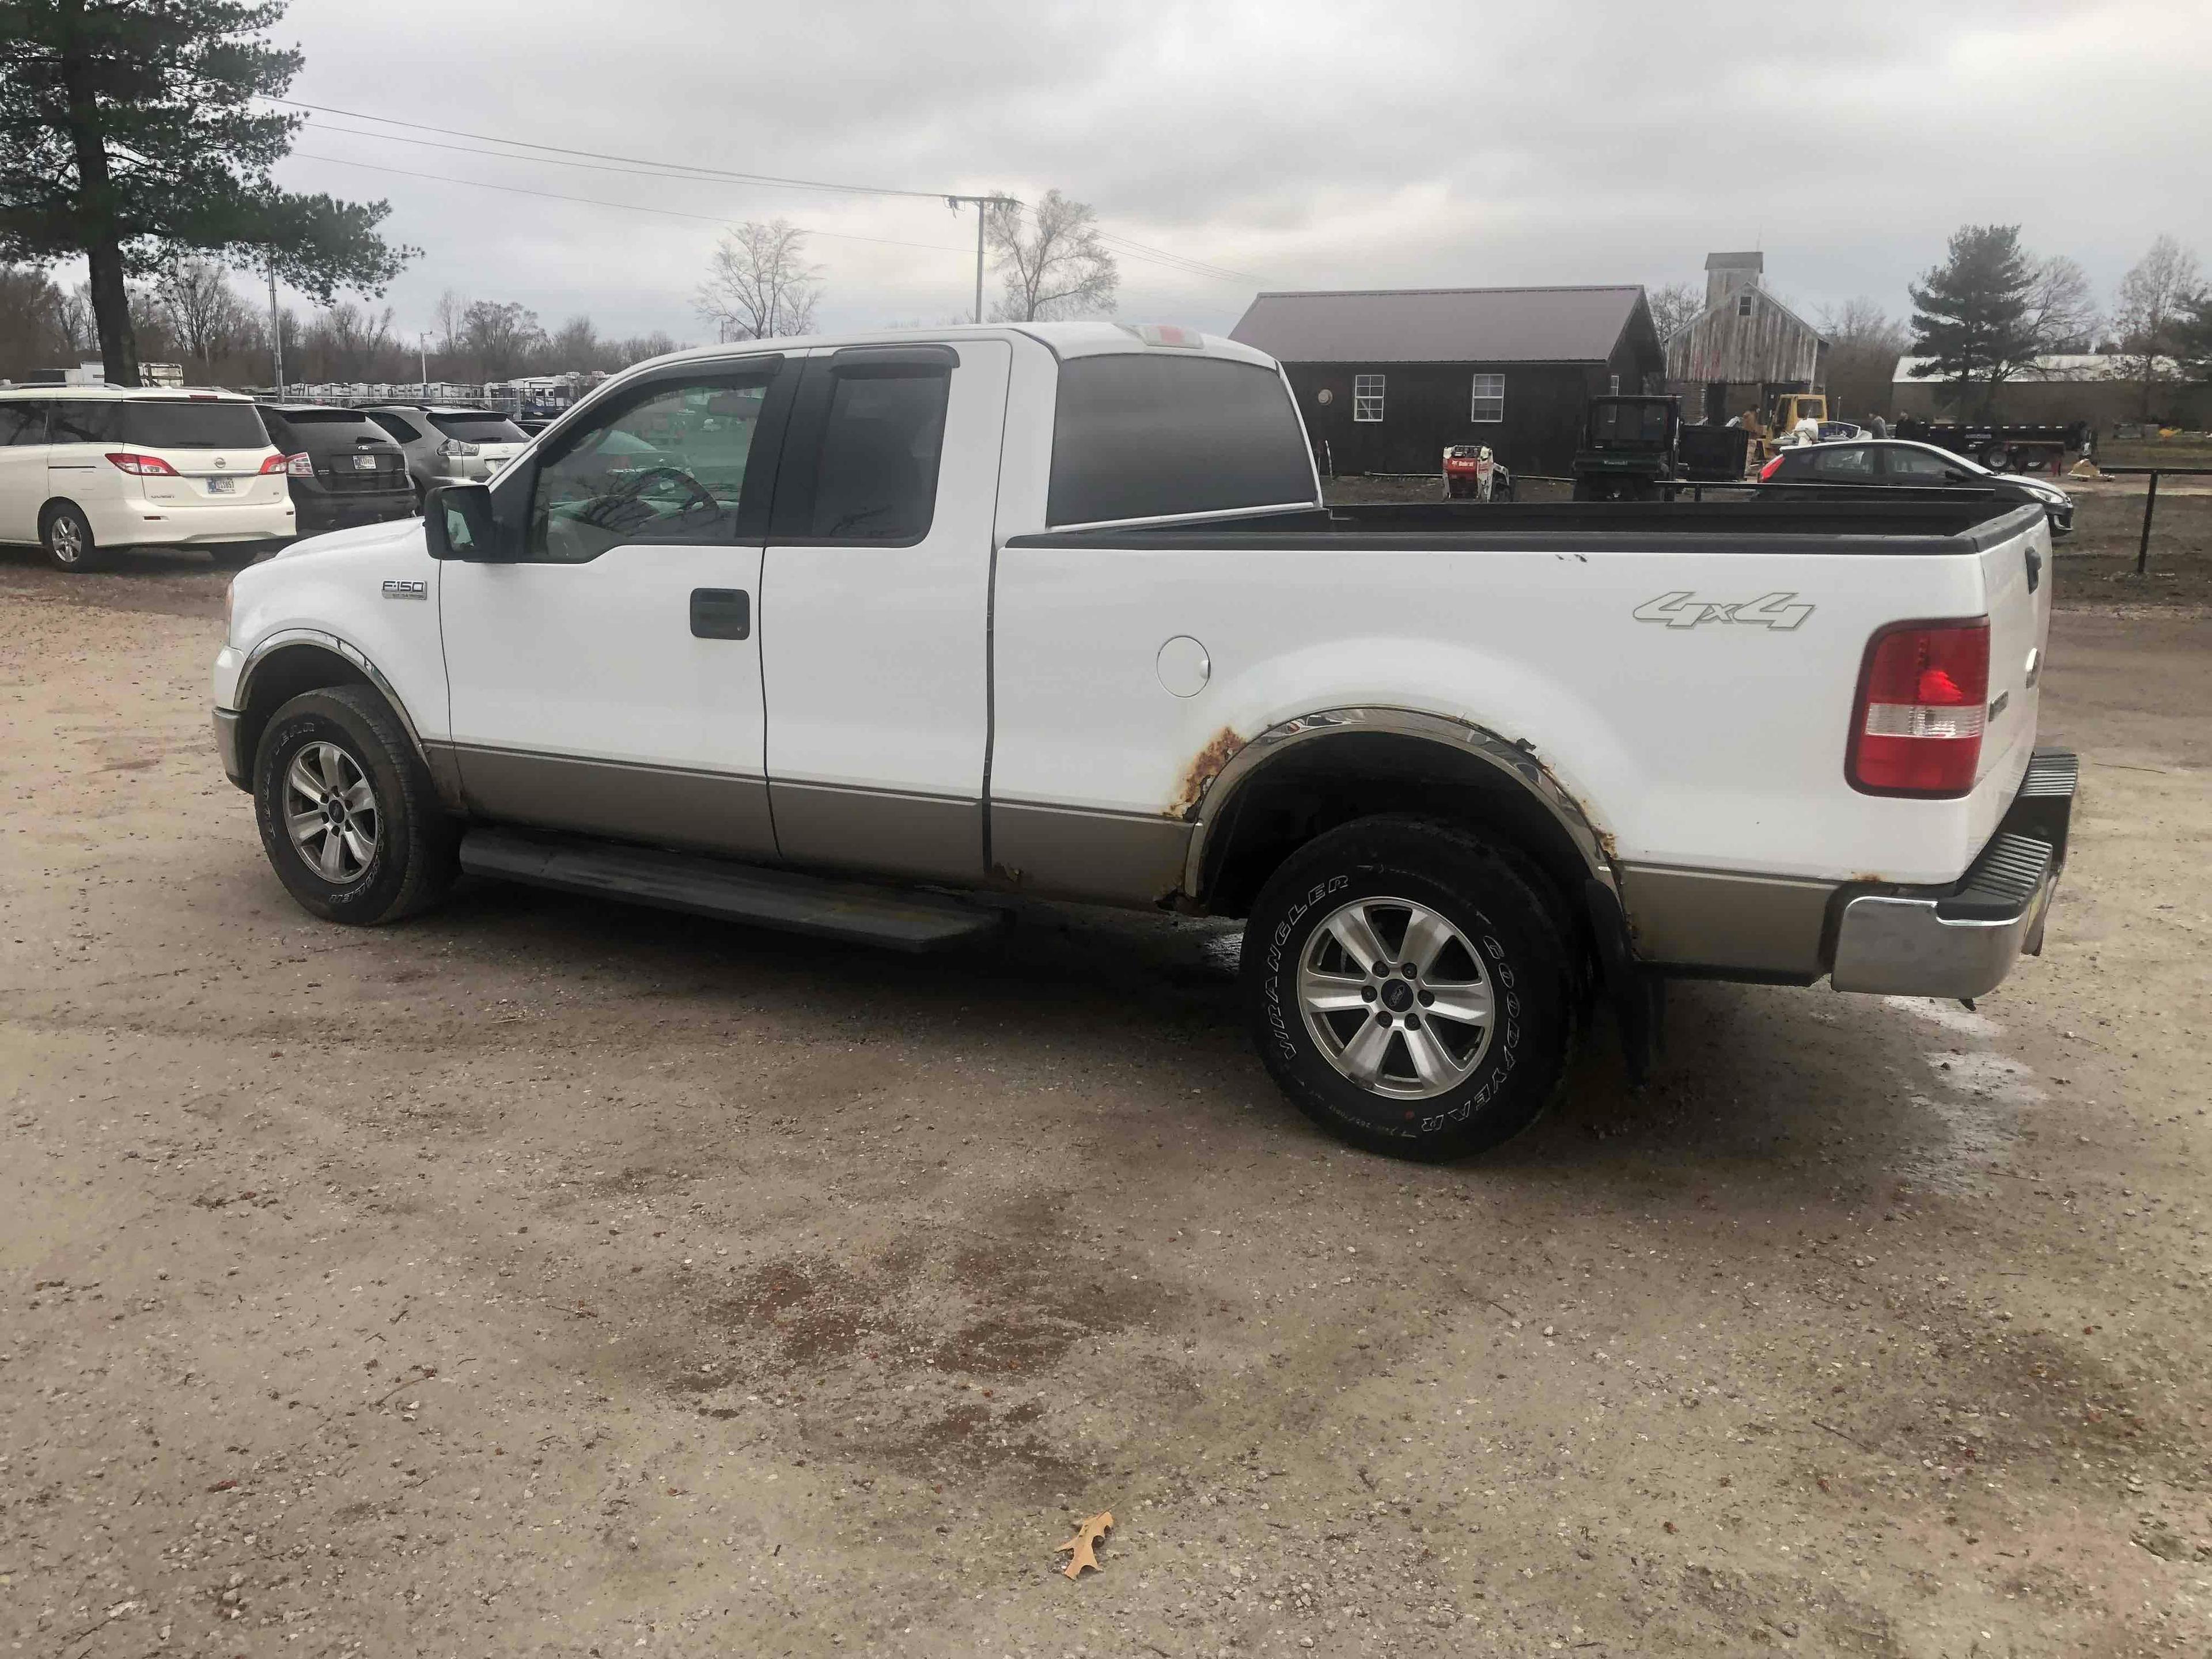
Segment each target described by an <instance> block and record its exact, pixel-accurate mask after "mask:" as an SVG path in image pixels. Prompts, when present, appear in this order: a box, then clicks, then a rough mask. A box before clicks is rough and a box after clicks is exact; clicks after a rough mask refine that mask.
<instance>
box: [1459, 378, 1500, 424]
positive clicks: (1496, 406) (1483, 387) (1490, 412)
mask: <svg viewBox="0 0 2212 1659" xmlns="http://www.w3.org/2000/svg"><path fill="white" fill-rule="evenodd" d="M1467 417H1468V419H1469V420H1470V421H1502V420H1504V418H1505V377H1504V375H1503V374H1478V375H1476V376H1475V377H1474V403H1473V404H1472V405H1471V406H1470V408H1469V409H1468V416H1467Z"/></svg>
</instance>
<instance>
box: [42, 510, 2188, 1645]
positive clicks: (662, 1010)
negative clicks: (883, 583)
mask: <svg viewBox="0 0 2212 1659" xmlns="http://www.w3.org/2000/svg"><path fill="white" fill-rule="evenodd" d="M2061 566H2062V568H2061V574H2060V580H2061V582H2062V584H2063V583H2064V582H2065V580H2067V577H2066V572H2065V568H2064V567H2065V561H2063V560H2062V561H2061ZM222 591H223V580H222V577H220V576H219V575H216V574H213V573H211V572H210V570H209V569H208V568H207V567H206V566H205V564H204V562H198V561H195V560H190V559H185V558H182V557H179V558H174V559H171V558H164V557H157V556H147V557H144V558H141V559H135V560H133V561H131V562H130V563H129V565H128V566H127V568H125V569H123V570H121V571H118V572H117V573H115V574H106V575H100V576H91V577H82V578H77V579H74V580H71V579H66V578H62V577H59V576H52V575H48V574H46V573H44V572H43V571H41V570H40V569H39V568H36V567H34V566H33V563H32V562H31V560H30V557H29V556H28V555H27V554H21V553H0V616H4V618H5V621H4V625H3V626H0V708H4V711H5V715H6V721H5V730H6V732H7V733H8V740H7V742H6V743H5V744H4V746H0V791H3V792H4V800H5V803H6V811H5V816H4V819H0V1153H4V1156H0V1298H4V1300H0V1306H4V1308H5V1315H4V1317H0V1651H5V1652H8V1653H22V1654H27V1655H36V1656H42V1659H44V1656H61V1659H121V1656H129V1659H140V1656H148V1655H156V1654H191V1655H209V1656H223V1659H228V1656H233V1655H247V1656H256V1659H258V1656H264V1655H279V1654H282V1655H290V1656H300V1659H306V1656H310V1655H340V1654H348V1653H360V1654H364V1655H374V1656H384V1655H401V1654H408V1655H414V1654H420V1655H430V1656H466V1655H510V1654H512V1655H573V1656H585V1655H598V1656H602V1659H613V1656H615V1655H616V1654H617V1653H623V1654H628V1653H631V1652H637V1651H643V1652H647V1653H667V1654H696V1655H726V1654H744V1655H807V1656H815V1655H828V1654H858V1653H871V1654H885V1655H915V1656H923V1655H929V1656H938V1655H942V1656H966V1655H981V1656H1000V1655H1022V1656H1032V1655H1034V1656H1055V1659H1056V1656H1061V1655H1066V1654H1079V1655H1085V1656H1103V1655H1116V1656H1119V1655H1139V1656H1141V1655H1144V1654H1161V1655H1169V1656H1176V1659H1181V1656H1184V1655H1200V1654H1204V1655H1236V1656H1240V1659H1241V1656H1247V1655H1252V1656H1265V1655H1275V1654H1281V1655H1285V1656H1289V1655H1295V1654H1298V1653H1301V1652H1304V1651H1309V1650H1310V1651H1312V1652H1314V1653H1316V1654H1321V1655H1340V1654H1356V1655H1381V1654H1393V1655H1463V1654H1524V1653H1525V1654H1551V1653H1554V1652H1563V1651H1565V1652H1577V1653H1595V1654H1600V1655H1604V1654H1613V1655H1628V1654H1651V1653H1670V1652H1671V1653H1683V1654H1699V1655H1707V1654H1716V1653H1739V1652H1750V1651H1754V1650H1761V1651H1763V1650H1781V1651H1784V1652H1797V1653H1804V1654H1828V1653H1865V1654H1894V1655H1911V1656H1937V1655H1942V1656H1957V1659H1966V1656H1969V1655H1976V1656H1998V1655H2015V1654H2018V1655H2027V1654H2051V1653H2063V1654H2069V1655H2075V1654H2088V1655H2119V1654H2136V1653H2146V1654H2149V1653H2189V1654H2202V1653H2204V1652H2205V1651H2207V1644H2208V1641H2212V1508H2208V1478H2212V1469H2208V1452H2212V1418H2208V1411H2212V1322H2208V1321H2207V1319H2206V1317H2205V1310H2206V1305H2207V1292H2208V1290H2212V1255H2208V1254H2207V1248H2206V1234H2205V1231H2204V1230H2205V1226H2206V1225H2207V1224H2206V1200H2207V1196H2208V1182H2212V1176H2208V1169H2212V1161H2209V1160H2208V1158H2207V1152H2208V1151H2212V1132H2208V1120H2207V1119H2206V1117H2205V1109H2206V1105H2207V1092H2208V1091H2207V1088H2206V1083H2205V1078H2206V1072H2207V1060H2208V1054H2212V1042H2208V1036H2207V1032H2208V1030H2212V995H2208V991H2209V990H2212V985H2208V973H2207V966H2206V964H2207V960H2208V958H2207V949H2206V945H2207V928H2208V926H2212V856H2208V853H2212V848H2208V844H2207V843H2208V828H2212V799H2208V793H2207V790H2206V787H2205V780H2206V777H2207V769H2208V768H2212V620H2209V619H2208V618H2207V617H2206V615H2205V614H2204V612H2203V609H2202V607H2186V606H2185V607H2179V608H2176V607H2171V606H2169V607H2166V608H2164V609H2157V608H2142V607H2119V608H2118V609H2116V608H2115V607H2114V606H2112V605H2109V604H2107V603H2106V602H2105V600H2104V599H2103V597H2102V596H2101V595H2100V596H2099V599H2098V604H2097V606H2096V608H2094V609H2091V610H2082V611H2071V612H2069V613H2067V614H2065V615H2063V616H2062V617H2061V618H2060V620H2059V624H2058V628H2057V633H2056V635H2055V639H2054V644H2053V649H2052V653H2051V669H2050V678H2049V681H2048V688H2049V695H2048V696H2047V698H2046V701H2045V733H2046V736H2047V738H2050V739H2051V740H2055V741H2062V742H2069V743H2071V744H2073V745H2075V747H2077V748H2078V749H2079V750H2081V753H2082V755H2083V758H2084V763H2085V765H2084V783H2083V788H2082V794H2081V801H2080V804H2079V807H2078V811H2077V817H2076V826H2077V828H2076V837H2075V858H2074V862H2073V865H2072V867H2071V869H2070V870H2069V876H2068V880H2067V884H2066V887H2065V889H2064V890H2063V893H2062V896H2061V898H2060V901H2059V904H2058V908H2057V912H2056V914H2055V915H2054V917H2053V919H2052V921H2051V946H2050V952H2049V954H2048V955H2047V956H2045V957H2044V958H2042V959H2041V960H2040V961H2038V962H2033V963H2027V964H2024V965H2023V967H2022V968H2021V970H2020V971H2019V972H2018V973H2017V974H2016V975H2015V977H2014V978H2013V980H2012V981H2010V982H2009V983H2008V984H2007V985H2006V986H2005V987H2003V988H2002V990H2000V991H1999V992H1998V993H1997V994H1995V995H1993V996H1991V997H1990V998H1988V999H1986V1000H1984V1002H1983V1003H1982V1005H1981V1007H1980V1010H1979V1012H1971V1013H1970V1012H1967V1011H1966V1010H1965V1009H1964V1008H1962V1007H1960V1006H1957V1005H1954V1004H1947V1005H1935V1004H1927V1003H1918V1002H1909V1001H1904V1000H1878V999H1875V1000H1869V999H1858V998H1844V997H1839V996H1836V995H1833V994H1830V993H1828V992H1826V990H1819V991H1809V992H1802V991H1789V990H1773V989H1764V988H1755V987H1730V986H1718V985H1687V986H1685V987H1681V988H1680V993H1679V994H1678V995H1676V996H1675V998H1674V1005H1673V1011H1672V1022H1671V1038H1672V1048H1671V1051H1670V1054H1669V1056H1668V1060H1667V1061H1666V1063H1665V1065H1664V1067H1663V1070H1662V1073H1661V1075H1660V1077H1659V1079H1657V1080H1656V1083H1655V1084H1654V1085H1652V1086H1651V1087H1650V1089H1649V1090H1648V1091H1645V1092H1644V1094H1643V1095H1642V1096H1640V1097H1638V1096H1634V1095H1632V1094H1630V1093H1629V1092H1628V1091H1626V1088H1625V1087H1624V1085H1623V1083H1622V1079H1621V1078H1620V1070H1619V1066H1618V1065H1617V1063H1616V1062H1615V1061H1614V1060H1613V1059H1612V1058H1611V1056H1610V1055H1609V1054H1607V1052H1606V1051H1605V1048H1604V1046H1603V1045H1602V1044H1593V1045H1592V1046H1591V1047H1590V1048H1589V1052H1588V1053H1587V1054H1585V1055H1584V1057H1583V1059H1582V1060H1581V1061H1580V1062H1579V1064H1578V1066H1577V1069H1576V1072H1575V1073H1574V1076H1573V1079H1572V1089H1571V1097H1570V1099H1569V1101H1568V1102H1567V1103H1566V1104H1565V1106H1564V1107H1563V1108H1562V1109H1559V1110H1558V1111H1556V1112H1555V1113H1554V1114H1553V1115H1551V1116H1550V1117H1549V1118H1547V1120H1545V1121H1543V1122H1542V1123H1541V1124H1540V1125H1539V1126H1538V1127H1536V1128H1535V1129H1534V1130H1533V1131H1532V1132H1531V1133H1528V1135H1526V1136H1524V1137H1522V1139H1520V1140H1518V1141H1516V1142H1515V1143H1514V1144H1513V1145H1512V1146H1510V1147H1508V1148H1506V1149H1504V1152H1502V1153H1500V1154H1497V1155H1493V1156H1492V1158H1489V1159H1487V1160H1486V1161H1484V1162H1481V1163H1479V1164H1473V1165H1469V1166H1466V1167H1462V1168H1456V1169H1442V1170H1439V1169H1413V1168H1407V1167H1402V1166H1399V1165H1395V1164H1388V1163H1384V1162H1380V1161H1376V1160H1374V1159H1370V1158H1363V1157H1359V1156H1356V1155H1352V1154H1348V1153H1346V1152H1343V1151H1342V1150H1340V1149H1339V1148H1338V1147H1336V1146H1334V1145H1333V1144H1331V1143H1329V1142H1327V1141H1325V1140H1323V1139H1320V1138H1318V1137H1317V1135H1316V1133H1314V1132H1313V1131H1312V1130H1311V1129H1310V1128H1309V1127H1307V1125H1306V1124H1305V1122H1304V1120H1303V1119H1301V1118H1299V1117H1297V1115H1295V1114H1294V1113H1292V1112H1291V1110H1290V1109H1288V1107H1287V1106H1285V1104H1284V1103H1282V1102H1281V1101H1280V1100H1279V1097H1277V1096H1276V1095H1275V1094H1274V1093H1273V1091H1272V1090H1271V1089H1270V1087H1269V1086H1268V1085H1267V1082H1266V1081H1265V1079H1264V1078H1263V1077H1262V1075H1261V1072H1260V1069H1259V1066H1258V1065H1257V1063H1256V1062H1255V1060H1253V1059H1252V1058H1251V1057H1250V1055H1249V1053H1248V1051H1247V1048H1246V1047H1245V1043H1244V1039H1243V1035H1242V1032H1241V1031H1240V1030H1238V1029H1237V1022H1236V1020H1235V1019H1234V1018H1233V1013H1232V991H1231V981H1230V977H1229V974H1230V967H1229V964H1230V962H1231V951H1232V950H1233V946H1232V945H1231V942H1230V940H1229V939H1228V938H1227V937H1225V935H1223V934H1222V933H1220V932H1219V931H1218V930H1215V929H1211V928H1208V927H1200V926H1197V925H1194V924H1190V923H1183V922H1172V921H1164V920H1160V921H1155V920H1153V919H1151V918H1146V917H1118V916H1112V915H1102V914H1097V913H1089V912H1080V911H1075V910H1045V909H1039V910H1037V911H1035V912H1032V913H1030V914H1029V915H1026V916H1025V917H1024V920H1023V921H1022V924H1021V926H1020V927H1018V930H1017V931H1016V932H1015V933H1014V934H1013V935H1012V937H1011V938H1010V939H1008V940H1007V941H1006V942H1005V943H1003V944H1001V945H994V946H993V947H992V948H990V949H988V950H987V951H979V952H976V953H975V954H971V955H968V956H963V957H955V958H951V959H939V960H933V961H928V962H922V963H916V962H910V961H907V960H904V959H901V958H897V957H886V956H883V955H878V954H873V953H870V952H866V951H854V950H851V949H847V948H842V947H835V946H830V945H821V944H816V943H812V942H809V941H804V940H794V939H786V938H780V937H776V936H774V935H769V934H763V933H750V932H745V931H742V930H739V929H735V928H732V927H721V926H714V925H707V924H703V923H697V922H694V921H688V920H685V919H684V918H680V917H675V916H669V915H657V914H654V913H651V912H641V911H629V910H624V909H621V908H613V907H608V906H603V905H598V904H592V903H587V902H581V901H576V900H570V899H567V898H563V897H560V896H553V895H548V894H541V893H535V892H531V891H527V890H520V889H503V888H499V887H495V886H477V887H473V888H467V889H465V890H463V891H462V892H461V893H460V894H459V896H457V899H456V902H453V904H452V905H450V906H449V907H448V908H447V909H445V910H443V911H442V912H441V913H439V914H437V915H434V916H432V917H429V918H427V919H425V920H423V921H419V922H416V923H413V924H410V925H408V926H405V927H398V928H394V929H390V930H385V931H377V932H368V933H356V932H348V931H344V930H341V929H337V928H332V927H325V926H323V925H320V924H318V923H316V922H313V921H310V920H309V919H308V918H307V917H306V916H305V915H303V914H301V912H299V911H298V910H296V909H295V908H294V907H293V906H292V905H291V904H290V903H289V901H288V900H287V899H286V897H285V896H284V894H283V891H282V890H281V889H280V888H279V887H278V885H277V884H276V880H275V878H273V877H272V876H271V874H270V872H269V870H268V868H267V866H266V865H265V864H264V860H263V859H262V855H261V853H260V849H259V847H258V842H257V841H256V838H255V836H254V831H253V827H252V811H251V808H250V806H249V804H248V803H247V801H246V799H245V798H244V797H243V796H241V795H240V794H238V793H236V792H235V791H234V790H233V789H231V788H230V787H229V786H228V784H227V783H225V782H224V781H223V780H222V776H221V775H220V774H219V773H218V771H217V770H216V764H215V760H214V757H213V754H212V752H211V747H210V740H209V738H208V733H207V711H206V692H205V689H204V688H205V677H206V668H207V664H208V661H209V659H210V656H211V654H212V653H213V651H214V649H215V647H216V643H217V641H218V636H219V635H220V633H221V629H222V620H221V617H222ZM2062 591H2063V588H2062ZM1098 1510H1111V1511H1112V1512H1113V1514H1114V1516H1115V1522H1116V1524H1115V1529H1114V1531H1113V1532H1112V1534H1110V1536H1109V1541H1107V1543H1106V1544H1105V1545H1104V1546H1103V1547H1102V1548H1101V1550H1100V1552H1099V1553H1100V1559H1101V1561H1102V1562H1103V1571H1100V1572H1098V1573H1097V1574H1095V1575H1092V1574H1086V1575H1085V1577H1083V1578H1082V1579H1081V1580H1080V1581H1079V1582H1077V1583H1070V1582H1069V1581H1068V1580H1067V1579H1066V1578H1065V1577H1061V1576H1060V1575H1059V1574H1058V1573H1057V1572H1056V1571H1054V1568H1055V1566H1056V1565H1057V1564H1058V1562H1059V1561H1060V1559H1064V1558H1061V1557H1059V1556H1056V1555H1055V1553H1054V1546H1055V1545H1057V1544H1059V1543H1060V1542H1061V1541H1063V1540H1064V1539H1066V1538H1067V1537H1068V1536H1069V1534H1071V1532H1072V1531H1073V1526H1074V1523H1075V1522H1076V1521H1078V1520H1079V1518H1080V1517H1082V1516H1087V1515H1090V1514H1092V1513H1094V1512H1096V1511H1098Z"/></svg>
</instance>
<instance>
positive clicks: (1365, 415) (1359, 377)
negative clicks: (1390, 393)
mask: <svg viewBox="0 0 2212 1659" xmlns="http://www.w3.org/2000/svg"><path fill="white" fill-rule="evenodd" d="M1382 418H1383V377H1382V376H1381V375H1380V374H1355V375H1353V376H1352V419H1353V420H1355V421H1379V420H1381V419H1382Z"/></svg>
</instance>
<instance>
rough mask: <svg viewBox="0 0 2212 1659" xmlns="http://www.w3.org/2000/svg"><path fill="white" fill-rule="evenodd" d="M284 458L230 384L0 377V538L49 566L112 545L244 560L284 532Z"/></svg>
mask: <svg viewBox="0 0 2212 1659" xmlns="http://www.w3.org/2000/svg"><path fill="white" fill-rule="evenodd" d="M284 465H285V461H284V457H283V454H282V453H280V452H279V451H278V450H277V448H276V446H275V445H274V444H272V443H270V441H269V433H268V429H267V428H266V427H264V425H263V423H262V420H261V414H260V411H259V410H258V409H256V408H255V407H254V404H253V400H252V398H245V397H241V396H240V395H239V394H238V393H236V392H167V391H127V390H125V389H123V388H120V387H116V386H11V387H0V541H7V542H30V543H36V544H39V545H40V546H41V547H43V548H45V549H46V557H47V559H48V561H49V562H52V564H53V565H54V566H56V567H57V568H59V569H63V570H86V569H89V568H93V567H94V566H95V565H96V564H97V563H98V562H99V561H100V555H101V554H102V553H103V552H105V551H106V550H111V549H114V548H119V547H196V548H204V549H206V550H208V551H209V552H210V553H211V554H213V555H214V556H216V559H217V560H218V561H220V562H224V563H239V562H245V561H247V560H250V559H252V558H253V557H254V556H256V555H257V554H258V553H260V552H263V551H264V550H268V549H270V548H272V547H274V546H275V545H276V544H277V543H278V542H280V541H282V540H283V539H285V538H289V536H290V535H291V534H292V533H293V526H294V519H293V513H292V497H291V493H290V491H289V489H288V488H287V485H286V481H285V474H284Z"/></svg>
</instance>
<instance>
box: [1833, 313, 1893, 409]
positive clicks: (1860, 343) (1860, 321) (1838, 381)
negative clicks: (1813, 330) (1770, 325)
mask: <svg viewBox="0 0 2212 1659" xmlns="http://www.w3.org/2000/svg"><path fill="white" fill-rule="evenodd" d="M1820 332H1821V333H1823V334H1825V335H1826V336H1827V337H1828V407H1829V409H1830V410H1831V411H1832V413H1833V414H1835V416H1837V417H1838V419H1841V420H1854V419H1859V418H1867V419H1871V418H1872V417H1873V416H1876V415H1887V414H1889V413H1891V412H1892V406H1893V400H1894V397H1895V393H1894V392H1893V386H1894V383H1895V381H1896V379H1897V360H1898V359H1899V357H1901V356H1904V355H1905V347H1906V345H1907V344H1909V343H1911V333H1910V331H1908V330H1907V329H1906V328H1905V325H1904V324H1903V323H1902V322H1900V321H1899V320H1898V319H1896V318H1894V317H1892V316H1891V315H1890V314H1889V313H1887V312H1886V311H1884V310H1883V309H1882V308H1881V307H1880V306H1879V305H1877V304H1875V302H1874V301H1872V300H1867V299H1857V300H1846V301H1844V303H1843V304H1842V305H1841V306H1839V307H1835V308H1834V309H1832V310H1826V309H1824V310H1823V311H1822V312H1821V313H1820Z"/></svg>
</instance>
